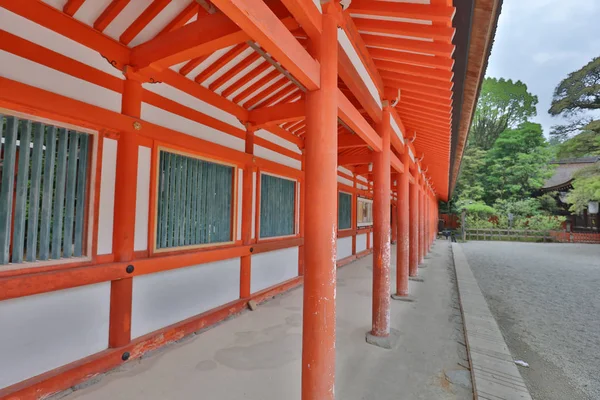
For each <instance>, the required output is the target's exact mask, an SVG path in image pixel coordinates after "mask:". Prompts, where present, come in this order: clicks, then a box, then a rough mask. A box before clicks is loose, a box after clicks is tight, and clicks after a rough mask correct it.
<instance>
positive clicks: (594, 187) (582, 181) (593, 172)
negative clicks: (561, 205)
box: [567, 162, 600, 213]
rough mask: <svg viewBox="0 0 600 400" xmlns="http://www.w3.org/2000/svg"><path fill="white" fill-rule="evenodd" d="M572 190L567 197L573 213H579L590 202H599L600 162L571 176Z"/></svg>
mask: <svg viewBox="0 0 600 400" xmlns="http://www.w3.org/2000/svg"><path fill="white" fill-rule="evenodd" d="M573 177H574V180H573V190H571V191H570V192H569V194H568V196H567V202H568V203H569V204H571V207H570V208H569V209H570V210H571V212H573V213H581V212H582V211H583V210H584V209H586V208H587V207H588V204H589V202H590V201H600V162H597V163H595V164H593V165H591V166H589V167H585V168H582V169H580V170H579V171H577V172H575V174H573Z"/></svg>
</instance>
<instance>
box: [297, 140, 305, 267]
mask: <svg viewBox="0 0 600 400" xmlns="http://www.w3.org/2000/svg"><path fill="white" fill-rule="evenodd" d="M301 150H302V172H305V171H306V152H305V151H304V149H301ZM305 198H306V181H303V182H300V212H299V215H300V217H299V218H300V220H299V221H298V234H299V235H300V237H301V238H303V237H305V236H304V226H305V225H304V221H305V217H304V215H305V212H306V201H305ZM302 275H304V245H301V246H299V247H298V276H302Z"/></svg>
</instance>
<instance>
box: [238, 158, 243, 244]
mask: <svg viewBox="0 0 600 400" xmlns="http://www.w3.org/2000/svg"><path fill="white" fill-rule="evenodd" d="M243 198H244V170H243V169H242V168H240V169H238V200H237V201H238V203H237V240H242V202H243Z"/></svg>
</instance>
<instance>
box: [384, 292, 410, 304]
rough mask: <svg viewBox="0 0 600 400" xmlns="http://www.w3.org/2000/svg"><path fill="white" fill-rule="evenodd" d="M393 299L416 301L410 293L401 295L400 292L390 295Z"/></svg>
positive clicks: (408, 301)
mask: <svg viewBox="0 0 600 400" xmlns="http://www.w3.org/2000/svg"><path fill="white" fill-rule="evenodd" d="M390 297H391V298H392V299H394V300H398V301H406V302H407V303H412V302H413V301H415V299H414V298H412V297H410V296H409V295H407V294H405V295H400V294H393V295H391V296H390Z"/></svg>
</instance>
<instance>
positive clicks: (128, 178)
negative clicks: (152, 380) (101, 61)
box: [108, 73, 142, 347]
mask: <svg viewBox="0 0 600 400" xmlns="http://www.w3.org/2000/svg"><path fill="white" fill-rule="evenodd" d="M128 75H129V74H128V73H126V79H125V81H124V86H123V98H122V104H121V113H122V114H125V115H128V116H130V117H134V118H139V117H140V114H141V109H142V82H141V81H140V80H138V79H136V77H135V76H128ZM136 126H137V127H139V126H140V125H136ZM137 168H138V142H137V135H136V133H135V127H133V126H132V128H131V130H130V131H126V132H121V133H120V136H119V143H118V146H117V173H116V182H115V211H114V230H113V251H114V255H115V261H131V260H133V243H134V233H135V200H136V187H137ZM132 265H133V264H132ZM133 267H134V268H135V265H133ZM128 268H131V267H128ZM132 292H133V279H132V278H125V279H119V280H116V281H112V282H111V287H110V322H109V338H108V342H109V346H110V347H121V346H124V345H126V344H127V343H129V342H130V340H131V302H132Z"/></svg>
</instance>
